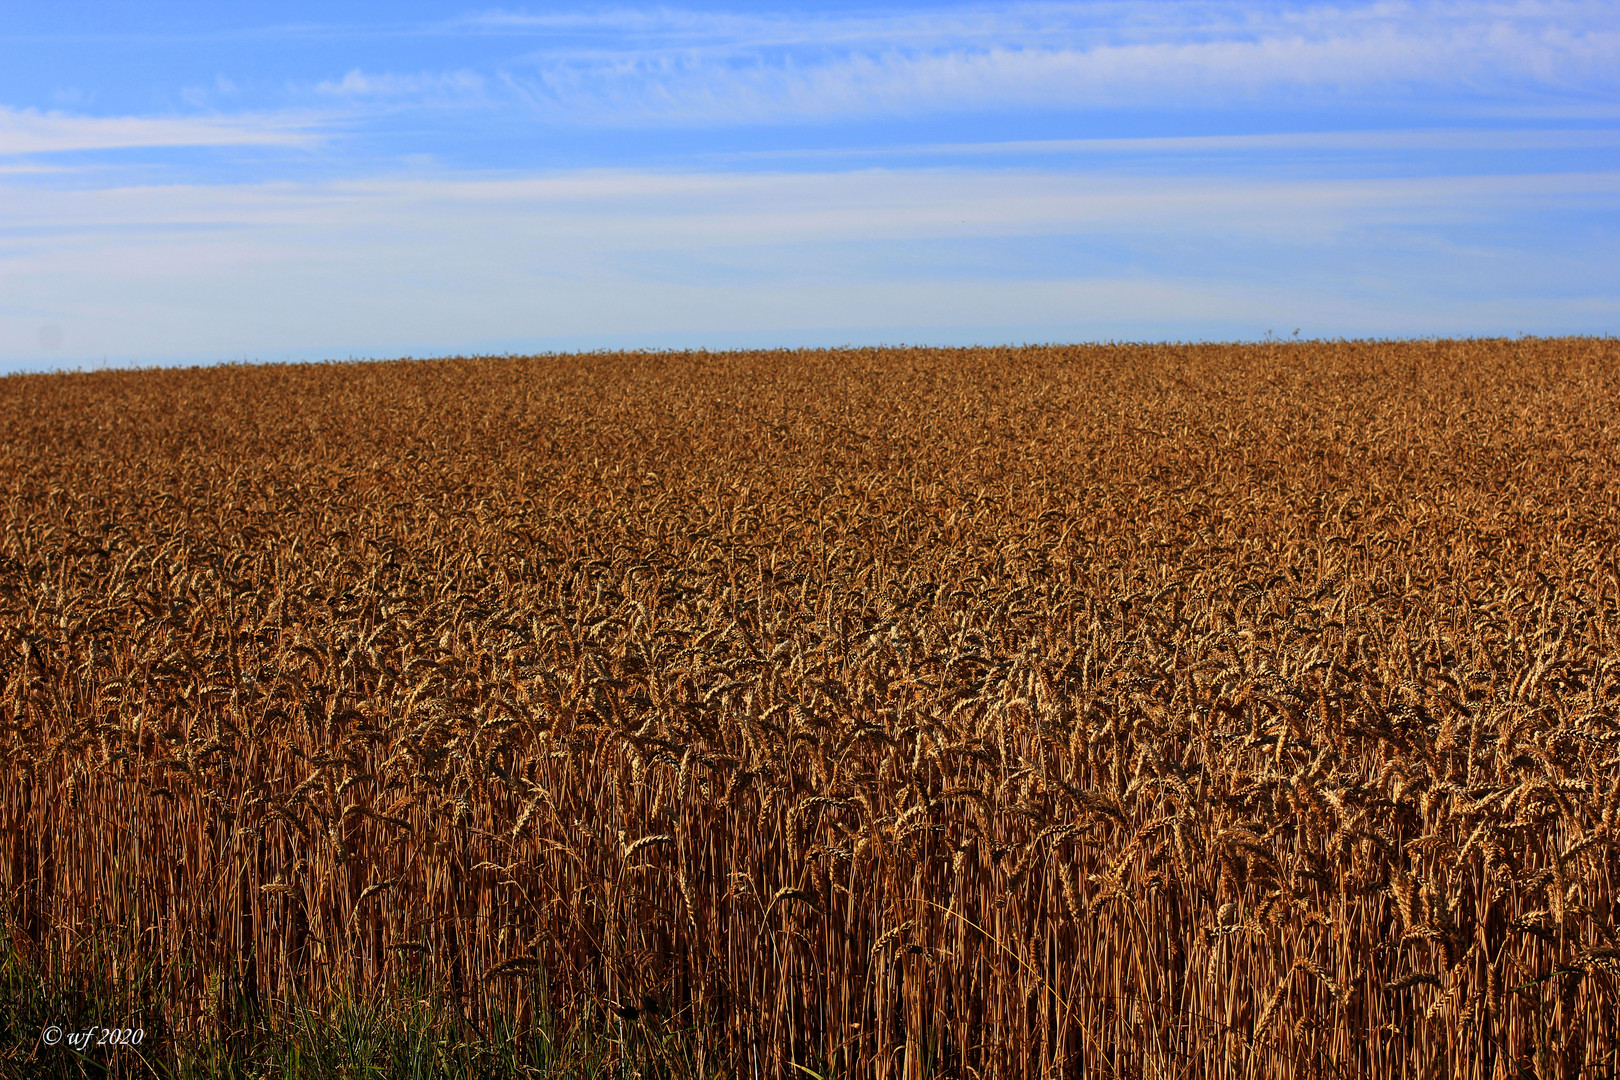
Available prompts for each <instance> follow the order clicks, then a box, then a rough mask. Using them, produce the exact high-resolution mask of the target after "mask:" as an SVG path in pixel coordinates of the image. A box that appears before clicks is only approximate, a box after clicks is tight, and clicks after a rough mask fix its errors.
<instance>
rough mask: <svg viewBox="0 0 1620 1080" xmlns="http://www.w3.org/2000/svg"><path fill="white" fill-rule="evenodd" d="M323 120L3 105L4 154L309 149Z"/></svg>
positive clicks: (0, 143) (0, 150) (0, 151)
mask: <svg viewBox="0 0 1620 1080" xmlns="http://www.w3.org/2000/svg"><path fill="white" fill-rule="evenodd" d="M318 124H319V121H318V120H316V119H314V118H312V117H309V116H307V115H291V114H273V115H234V116H192V117H163V116H159V117H152V116H107V117H98V116H78V115H73V114H70V113H61V112H38V111H35V110H33V109H10V108H7V107H5V106H3V105H0V156H8V157H15V156H21V155H26V154H53V153H65V152H72V151H96V150H127V149H132V148H139V147H222V146H273V147H284V148H290V149H311V148H313V147H315V146H317V145H319V144H320V142H321V141H322V138H321V135H320V134H319V133H318V132H317V131H316V130H314V129H315V128H316V127H317V125H318Z"/></svg>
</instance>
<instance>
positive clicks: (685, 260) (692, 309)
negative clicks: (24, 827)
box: [0, 169, 1620, 366]
mask: <svg viewBox="0 0 1620 1080" xmlns="http://www.w3.org/2000/svg"><path fill="white" fill-rule="evenodd" d="M1617 198H1620V172H1604V173H1586V174H1547V175H1542V174H1532V175H1518V176H1470V177H1451V178H1425V179H1385V180H1370V179H1338V180H1316V181H1309V180H1297V181H1294V180H1290V181H1282V180H1276V181H1267V182H1254V181H1252V180H1245V179H1242V178H1238V177H1222V176H1203V177H1192V178H1145V177H1140V176H1110V175H1087V176H1076V175H1073V174H1066V173H1061V172H1051V171H1024V172H1011V171H992V170H964V169H949V170H927V169H911V170H868V171H860V172H849V173H837V174H814V173H787V174H768V175H757V174H756V175H737V174H669V173H647V172H629V171H622V172H589V173H566V174H556V175H547V176H533V177H520V178H492V177H457V176H446V177H441V178H437V179H433V178H428V179H398V178H388V179H374V180H368V181H347V182H330V183H321V184H262V185H230V186H205V185H193V186H185V187H128V188H120V189H111V190H59V191H49V190H44V189H40V188H37V187H24V186H17V187H10V188H6V187H0V296H4V297H5V298H6V299H5V304H4V305H3V309H0V366H3V365H4V364H6V363H16V362H21V361H24V360H28V359H30V358H31V357H36V356H37V355H38V350H39V347H40V341H41V338H40V336H39V334H40V328H41V327H43V326H46V325H51V326H56V327H59V328H60V329H61V331H62V340H63V341H64V342H65V343H66V344H65V345H64V346H63V353H62V354H61V356H62V358H63V359H64V360H71V359H72V357H70V356H68V355H67V353H69V352H73V353H74V354H75V355H81V354H82V355H83V356H85V357H91V358H93V357H97V356H100V355H103V354H105V355H109V356H114V357H123V358H126V359H138V358H160V357H202V356H209V355H212V356H217V357H230V356H241V355H244V354H248V355H286V354H287V353H288V351H289V350H293V351H296V350H308V349H318V348H322V347H327V348H336V347H347V348H349V349H351V350H352V349H358V350H360V351H363V352H365V353H366V354H368V355H379V354H386V353H389V352H410V351H421V350H423V349H427V348H430V347H431V348H438V349H454V348H473V347H477V344H478V343H479V342H488V341H492V340H505V341H524V342H529V343H530V345H529V346H528V347H536V345H535V344H534V343H537V342H539V343H543V342H545V341H548V340H549V341H555V340H557V339H559V338H560V337H570V336H572V337H574V338H579V337H586V338H589V337H591V336H592V335H596V339H597V340H602V341H604V343H611V342H613V341H619V342H622V341H624V340H625V335H642V336H643V339H647V338H651V339H657V338H658V335H666V337H665V339H664V340H665V342H666V343H673V342H675V341H678V340H687V341H690V340H692V336H693V335H702V334H705V333H708V334H711V335H713V334H724V335H731V337H729V338H727V339H726V340H735V335H737V334H755V335H758V340H768V339H769V338H770V336H771V335H772V334H775V335H778V336H777V340H782V338H781V335H783V334H786V333H788V332H790V331H792V332H795V333H800V332H803V333H808V332H810V331H815V332H821V331H825V332H828V333H831V332H832V328H860V327H866V328H868V329H869V331H870V332H871V333H872V334H877V333H880V332H898V331H895V330H894V329H893V328H896V327H913V328H916V327H922V328H929V327H932V328H933V332H935V333H936V334H938V335H948V334H950V333H952V332H954V331H953V328H962V327H972V326H984V327H990V326H995V327H1001V328H1002V331H1000V332H1002V333H1005V334H1007V335H1012V336H1016V335H1017V334H1018V333H1029V334H1038V333H1040V332H1042V328H1048V329H1050V332H1051V333H1054V334H1059V335H1060V336H1061V335H1068V336H1083V335H1085V334H1086V333H1087V330H1086V329H1085V328H1086V327H1088V326H1089V327H1091V328H1092V329H1091V331H1090V333H1092V334H1106V333H1110V332H1112V333H1124V332H1128V331H1127V330H1121V329H1118V328H1119V327H1121V326H1124V325H1125V324H1128V323H1131V322H1132V321H1133V320H1134V321H1135V322H1136V323H1137V324H1141V325H1155V326H1158V327H1160V328H1161V330H1162V331H1164V332H1174V331H1175V328H1176V327H1187V328H1189V329H1188V333H1192V332H1193V330H1192V329H1191V328H1193V327H1196V326H1204V327H1208V326H1211V325H1217V324H1219V325H1245V326H1251V327H1252V326H1254V325H1259V326H1260V327H1262V328H1263V327H1264V326H1267V325H1281V324H1282V323H1283V322H1287V324H1288V325H1289V326H1290V327H1291V326H1298V325H1305V326H1306V327H1307V330H1308V331H1310V330H1311V329H1312V327H1314V328H1316V330H1317V331H1321V332H1348V333H1362V334H1365V333H1397V332H1399V333H1414V332H1440V331H1447V330H1450V331H1453V332H1455V331H1458V330H1462V331H1468V332H1479V331H1481V330H1485V329H1501V328H1502V325H1503V322H1504V321H1505V320H1507V319H1509V318H1513V317H1518V316H1520V315H1522V316H1523V317H1524V318H1525V320H1526V321H1525V322H1524V323H1523V324H1521V325H1519V326H1516V327H1515V326H1510V327H1509V329H1548V328H1553V329H1556V328H1558V327H1559V326H1564V327H1566V328H1567V327H1568V326H1569V325H1571V323H1570V322H1569V320H1575V321H1576V322H1575V325H1577V327H1578V328H1590V326H1591V325H1592V324H1593V323H1594V322H1596V321H1598V320H1600V319H1601V318H1604V317H1607V315H1605V314H1604V312H1608V311H1610V310H1611V309H1612V308H1613V307H1614V306H1615V300H1616V296H1614V295H1610V294H1609V293H1606V292H1605V291H1604V290H1605V289H1611V291H1615V290H1613V289H1612V286H1614V284H1615V282H1616V277H1615V275H1614V274H1613V272H1612V271H1610V270H1605V269H1603V267H1605V266H1612V265H1614V264H1615V258H1614V256H1615V255H1616V253H1615V252H1614V251H1612V250H1610V251H1597V250H1595V249H1594V252H1595V253H1594V252H1588V253H1587V254H1586V255H1582V254H1581V253H1580V252H1578V251H1575V250H1573V249H1571V250H1569V251H1558V250H1556V249H1555V250H1549V251H1543V252H1537V251H1529V252H1525V251H1522V250H1521V251H1507V250H1493V249H1492V248H1491V247H1490V245H1489V244H1488V243H1484V242H1479V243H1477V244H1474V245H1473V246H1471V247H1469V248H1468V249H1466V250H1464V251H1459V250H1458V249H1457V248H1455V247H1454V246H1453V244H1452V242H1450V241H1448V240H1446V238H1445V236H1444V235H1443V233H1442V232H1441V231H1437V230H1446V229H1448V228H1449V229H1452V230H1454V231H1458V232H1459V233H1460V234H1461V235H1468V234H1469V233H1470V232H1471V231H1472V230H1474V229H1475V227H1477V226H1490V225H1494V224H1495V223H1497V222H1499V221H1503V220H1514V219H1515V215H1518V214H1520V213H1521V212H1523V211H1524V210H1525V209H1526V208H1529V209H1532V210H1534V211H1535V212H1536V213H1538V214H1545V213H1548V212H1551V211H1554V210H1557V209H1558V208H1564V209H1566V210H1567V209H1569V208H1576V209H1579V208H1580V207H1583V206H1584V207H1596V208H1599V209H1602V208H1607V207H1612V206H1614V205H1615V204H1616V200H1617ZM1054 238H1066V239H1065V240H1064V243H1065V244H1066V246H1067V247H1069V248H1070V249H1072V251H1073V255H1072V257H1070V258H1067V259H1065V260H1063V262H1062V264H1061V265H1057V266H1055V265H1052V264H1048V265H1036V264H1027V265H1026V264H1021V263H1020V262H1019V260H1021V259H1022V258H1023V255H1022V254H1020V253H1023V252H1026V251H1029V252H1033V251H1037V250H1039V249H1038V248H1037V247H1031V246H1029V245H1036V244H1049V243H1051V242H1052V241H1053V239H1054ZM1020 244H1022V245H1025V247H1019V245H1020ZM941 245H945V246H944V247H941ZM1009 245H1011V246H1010V247H1009ZM1600 246H1601V245H1600ZM1610 246H1611V247H1612V245H1610ZM1108 248H1116V249H1118V248H1123V249H1125V250H1128V251H1130V252H1132V253H1133V254H1132V255H1131V256H1130V258H1129V260H1128V263H1129V265H1131V266H1132V267H1133V269H1131V270H1129V271H1124V270H1120V269H1119V268H1118V267H1117V266H1115V265H1111V264H1108V261H1107V259H1105V258H1104V259H1101V260H1100V261H1099V257H1098V256H1096V255H1094V254H1093V252H1095V251H1097V250H1105V249H1108ZM1189 250H1196V251H1199V252H1203V253H1207V254H1205V255H1203V256H1201V257H1200V258H1198V259H1193V260H1190V261H1189V260H1185V259H1181V258H1180V257H1179V256H1178V255H1177V253H1178V252H1183V251H1189ZM941 251H945V252H948V253H951V259H953V260H955V261H954V262H951V263H949V264H946V263H941V262H940V261H939V259H938V258H937V255H938V253H939V252H941ZM1009 252H1010V253H1011V255H1009V254H1008V253H1009ZM1324 256H1327V257H1326V258H1324ZM997 258H1002V259H1003V262H1002V263H1001V264H1000V265H999V266H998V265H997V264H996V259H997ZM1583 258H1584V259H1586V260H1587V261H1586V262H1583V261H1582V259H1583ZM1178 260H1179V261H1178ZM1560 260H1562V261H1560ZM1008 266H1015V269H1013V270H1011V271H1009V270H1008V269H1007V267H1008ZM1555 272H1556V274H1560V275H1562V280H1563V282H1564V285H1565V286H1567V287H1562V288H1561V291H1560V290H1557V289H1552V288H1541V282H1542V280H1543V279H1546V280H1551V277H1550V275H1553V274H1554V273H1555ZM1369 279H1370V280H1373V281H1374V282H1375V283H1376V284H1374V285H1366V284H1364V283H1363V284H1358V282H1364V281H1365V280H1369ZM1570 282H1574V283H1575V284H1574V285H1573V286H1570V284H1569V283H1570ZM1527 283H1528V284H1534V285H1535V286H1536V288H1534V289H1531V288H1526V285H1527ZM1554 292H1557V293H1558V295H1556V296H1554V295H1553V293H1554ZM1537 296H1547V297H1549V298H1547V299H1537V298H1536V297H1537ZM1504 297H1510V298H1511V297H1517V298H1516V299H1509V300H1506V301H1505V300H1504V299H1503V298H1504ZM1605 304H1607V305H1608V307H1604V305H1605ZM1492 305H1495V306H1494V307H1493V306H1492ZM1582 305H1585V306H1584V308H1583V307H1582ZM1289 312H1293V313H1295V314H1293V315H1290V314H1289ZM1583 312H1584V314H1583ZM1308 313H1313V314H1308ZM1447 319H1450V320H1453V321H1451V322H1449V323H1448V322H1446V321H1445V320H1447ZM1560 319H1563V320H1566V321H1565V322H1564V323H1559V322H1558V320H1560ZM1581 319H1584V320H1585V322H1579V320H1581ZM1313 320H1314V321H1313ZM1469 320H1473V321H1472V322H1470V321H1469ZM1108 327H1113V328H1115V329H1114V330H1112V331H1110V330H1108V329H1106V328H1108ZM817 328H820V329H819V330H817ZM884 328H889V330H887V331H885V330H884ZM1020 328H1022V329H1020ZM1051 328H1059V329H1051ZM1061 328H1067V329H1061ZM1099 328H1103V329H1099ZM964 332H965V331H964ZM1228 332H1231V331H1228ZM613 335H619V336H618V337H614V336H613ZM604 336H605V337H604ZM936 339H937V338H936ZM711 340H715V339H713V338H711Z"/></svg>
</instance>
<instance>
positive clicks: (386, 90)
mask: <svg viewBox="0 0 1620 1080" xmlns="http://www.w3.org/2000/svg"><path fill="white" fill-rule="evenodd" d="M483 88H484V78H483V76H482V75H479V74H478V73H477V72H472V71H452V72H438V73H425V74H417V75H393V74H388V73H381V74H367V73H366V72H363V71H361V70H359V69H358V68H355V69H352V70H350V71H349V72H348V73H347V74H346V75H344V76H343V78H342V79H339V80H337V81H335V82H334V81H330V80H328V81H326V82H322V83H318V84H316V86H315V91H316V93H319V94H329V95H332V96H335V97H406V96H411V97H417V96H422V95H439V96H466V95H473V94H478V93H479V92H481V91H482V90H483Z"/></svg>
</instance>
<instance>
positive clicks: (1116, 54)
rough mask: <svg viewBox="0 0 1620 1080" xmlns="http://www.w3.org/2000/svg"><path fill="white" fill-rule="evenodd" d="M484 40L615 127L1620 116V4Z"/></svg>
mask: <svg viewBox="0 0 1620 1080" xmlns="http://www.w3.org/2000/svg"><path fill="white" fill-rule="evenodd" d="M476 25H480V26H487V27H500V28H503V29H507V30H511V29H520V30H521V29H527V30H531V31H535V32H544V33H546V34H548V35H552V36H558V35H560V36H561V38H562V40H561V42H560V43H559V42H556V41H548V43H547V44H545V45H544V46H542V48H540V49H539V50H538V51H536V52H534V53H532V54H531V55H530V56H529V58H528V62H527V63H526V64H524V65H517V66H513V67H512V68H510V69H509V70H507V71H506V72H505V73H504V77H505V80H506V83H507V85H508V86H509V87H510V88H511V89H513V90H514V91H515V92H517V93H519V94H520V95H521V96H523V97H524V98H525V100H527V101H528V102H530V103H531V104H532V105H534V106H536V107H538V108H540V109H542V110H543V111H545V112H547V113H549V114H552V115H555V116H558V117H567V118H573V119H579V120H586V121H590V122H604V123H612V122H617V123H646V122H649V121H653V120H656V121H663V122H683V123H728V122H761V121H770V120H781V119H793V118H800V119H828V118H834V117H843V116H870V115H904V114H917V113H926V112H937V111H960V110H981V109H1004V108H1030V107H1033V108H1059V109H1063V108H1088V107H1112V106H1165V105H1186V104H1197V105H1204V106H1209V105H1234V104H1265V105H1277V104H1284V105H1290V104H1300V103H1301V102H1300V101H1298V100H1290V96H1292V97H1293V98H1298V97H1301V96H1303V97H1305V98H1309V99H1310V100H1313V101H1316V102H1319V103H1320V102H1322V101H1334V100H1339V101H1342V100H1344V99H1345V97H1346V96H1348V97H1350V98H1352V99H1360V100H1365V99H1369V98H1371V99H1376V100H1380V101H1383V102H1386V103H1394V102H1396V101H1398V100H1399V98H1400V95H1401V94H1402V93H1403V92H1405V91H1407V90H1409V89H1410V88H1412V87H1419V86H1420V87H1426V88H1429V90H1430V91H1434V90H1436V89H1438V90H1439V91H1441V92H1442V93H1445V94H1450V95H1454V96H1455V97H1457V98H1458V99H1464V100H1473V101H1487V102H1488V101H1497V102H1500V101H1501V100H1502V99H1504V98H1508V99H1511V100H1513V101H1515V102H1516V103H1518V104H1521V105H1522V104H1525V103H1526V102H1525V101H1524V99H1525V97H1526V95H1528V96H1529V97H1531V98H1544V99H1547V100H1546V101H1544V102H1543V104H1544V105H1549V106H1552V107H1557V106H1560V105H1562V106H1568V107H1571V108H1575V109H1577V110H1579V109H1583V108H1590V107H1591V106H1592V105H1594V104H1600V105H1602V106H1606V107H1612V106H1614V105H1616V104H1620V98H1617V91H1620V75H1617V72H1620V65H1616V63H1615V60H1616V58H1617V57H1620V5H1616V4H1615V3H1612V2H1605V3H1591V4H1571V3H1534V2H1529V3H1500V4H1491V3H1480V4H1454V3H1360V4H1342V5H1328V4H1318V5H1313V6H1308V7H1302V8H1301V7H1292V6H1285V5H1254V4H1239V3H1235V2H1224V3H1196V2H1195V3H1151V2H1150V3H1103V4H1080V3H1057V4H1026V5H1013V6H1008V7H998V8H957V9H945V10H943V11H934V12H925V13H909V14H903V15H888V16H870V15H863V16H841V17H839V16H823V17H806V18H797V19H790V18H786V17H781V16H748V15H729V14H715V13H694V12H681V11H671V10H616V11H609V12H605V13H601V14H598V15H585V14H577V13H576V14H566V13H565V14H551V15H541V16H528V15H512V14H501V13H496V14H492V15H485V16H482V17H480V19H479V20H477V22H476ZM570 35H571V36H570ZM1279 95H1281V97H1280V98H1279Z"/></svg>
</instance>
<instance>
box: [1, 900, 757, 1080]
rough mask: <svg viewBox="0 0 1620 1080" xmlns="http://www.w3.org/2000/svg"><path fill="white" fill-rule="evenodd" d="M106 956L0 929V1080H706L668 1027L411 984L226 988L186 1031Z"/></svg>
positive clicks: (145, 970) (152, 975) (119, 961)
mask: <svg viewBox="0 0 1620 1080" xmlns="http://www.w3.org/2000/svg"><path fill="white" fill-rule="evenodd" d="M138 955H139V954H138V952H136V951H133V950H132V951H130V952H126V953H123V954H121V955H120V954H116V953H114V952H113V951H112V950H108V951H106V952H104V953H102V954H101V955H98V956H95V957H94V958H93V962H91V963H88V964H83V965H76V966H75V967H73V968H71V969H70V968H68V967H66V966H65V965H64V964H63V963H62V962H61V959H60V957H59V956H58V955H56V954H55V953H53V952H45V953H43V954H40V955H31V954H30V953H29V952H28V951H27V950H24V949H21V948H18V947H17V939H16V938H15V937H13V936H12V935H10V934H7V933H4V932H3V931H0V1077H3V1078H7V1080H9V1078H12V1077H18V1078H25V1077H26V1078H34V1077H38V1078H41V1080H44V1078H59V1077H60V1078H81V1077H97V1078H102V1077H105V1078H124V1077H129V1078H137V1077H139V1078H145V1077H156V1078H163V1080H171V1078H172V1080H292V1078H305V1077H311V1078H326V1077H331V1078H333V1080H372V1078H376V1080H418V1078H420V1080H429V1078H433V1080H439V1078H449V1080H463V1078H464V1080H507V1078H512V1080H517V1078H522V1080H544V1078H550V1077H558V1078H561V1077H570V1078H586V1080H595V1078H600V1080H610V1078H611V1080H630V1078H632V1077H634V1078H639V1080H689V1078H690V1080H708V1078H709V1077H719V1076H724V1075H727V1074H725V1073H723V1072H715V1071H713V1070H712V1069H711V1070H710V1071H709V1072H708V1073H707V1074H706V1075H705V1074H703V1073H700V1072H699V1070H698V1068H697V1066H696V1064H695V1061H696V1056H695V1053H694V1050H695V1047H696V1046H697V1045H698V1038H697V1036H696V1034H695V1033H693V1032H691V1031H683V1030H678V1029H671V1028H669V1027H666V1026H665V1025H663V1024H643V1023H639V1022H636V1023H627V1022H624V1021H621V1020H620V1018H619V1017H618V1016H616V1015H614V1014H613V1013H611V1012H609V1011H607V1010H600V1011H598V1012H597V1013H595V1014H593V1015H588V1016H586V1017H585V1018H584V1019H583V1020H581V1021H579V1022H577V1023H575V1024H573V1025H571V1026H569V1027H568V1028H567V1029H566V1030H564V1029H563V1028H562V1027H561V1025H560V1024H559V1023H558V1022H557V1021H556V1019H555V1017H554V1016H553V1015H552V1014H550V1013H545V1012H543V1013H542V1014H541V1015H540V1017H539V1018H538V1020H537V1021H536V1022H534V1023H530V1024H527V1025H523V1026H518V1025H515V1024H513V1023H511V1022H510V1021H509V1019H508V1018H506V1017H504V1016H502V1015H501V1014H500V1013H493V1014H491V1015H490V1016H488V1017H486V1018H484V1019H481V1020H480V1021H477V1022H474V1021H472V1020H470V1019H469V1018H468V1017H467V1016H465V1015H464V1014H463V1013H462V1012H461V1010H460V1009H459V1008H457V1007H456V1006H455V1005H454V1004H452V1003H451V1002H449V1001H447V1000H446V999H445V998H444V997H443V996H441V995H437V994H434V993H432V992H430V991H425V990H423V989H422V988H405V989H404V990H401V991H398V992H396V993H394V994H392V995H391V996H390V997H371V998H367V997H362V996H358V995H352V994H351V995H348V996H345V997H344V998H342V999H341V1000H339V1001H338V1002H336V1003H335V1004H334V1005H333V1006H331V1007H329V1008H326V1009H322V1010H315V1009H310V1008H306V1007H302V1006H293V1007H288V1008H266V1007H264V1006H262V1005H260V1004H259V1003H258V1002H256V1001H254V1000H253V999H252V998H251V997H250V996H248V995H244V994H241V993H239V992H237V989H236V988H232V987H230V986H228V985H223V986H222V987H221V992H220V994H219V1003H220V1007H219V1009H218V1011H217V1017H216V1018H215V1020H213V1021H212V1022H210V1023H208V1024H207V1025H205V1026H203V1027H201V1028H198V1029H194V1030H176V1029H175V1028H173V1027H171V1026H170V1025H168V1024H167V1023H166V1022H165V1021H164V1020H163V1019H162V1016H163V1015H164V1010H163V1009H162V1006H161V999H160V997H159V988H160V980H159V974H160V973H159V972H158V971H157V970H156V969H155V967H153V966H152V965H148V964H142V963H140V962H139V961H137V962H134V963H129V962H127V961H128V958H129V957H132V956H138ZM53 1025H55V1026H58V1027H60V1028H61V1029H63V1030H64V1031H65V1032H67V1033H80V1032H84V1031H86V1030H88V1029H90V1028H91V1027H93V1026H94V1027H98V1028H99V1027H131V1028H134V1027H140V1028H142V1029H143V1030H144V1037H143V1039H142V1041H141V1044H140V1045H138V1046H121V1047H111V1046H99V1047H98V1046H90V1047H88V1048H86V1049H84V1050H80V1049H78V1048H75V1047H73V1046H71V1045H69V1041H68V1040H67V1039H66V1038H63V1039H62V1041H61V1042H59V1043H58V1044H57V1045H54V1046H48V1045H46V1044H45V1043H44V1041H43V1038H42V1036H43V1033H44V1031H45V1030H46V1029H47V1028H49V1027H51V1026H53Z"/></svg>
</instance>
